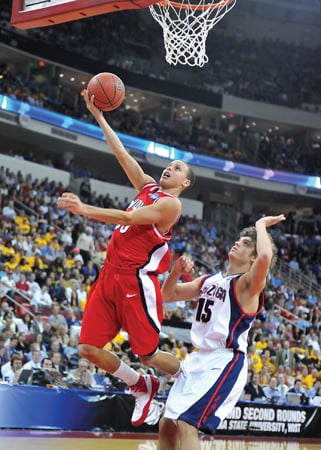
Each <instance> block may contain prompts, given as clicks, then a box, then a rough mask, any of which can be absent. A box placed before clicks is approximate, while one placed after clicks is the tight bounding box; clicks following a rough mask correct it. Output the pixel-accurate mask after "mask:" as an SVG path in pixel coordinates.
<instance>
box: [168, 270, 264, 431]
mask: <svg viewBox="0 0 321 450" xmlns="http://www.w3.org/2000/svg"><path fill="white" fill-rule="evenodd" d="M240 275H241V274H237V275H231V276H228V277H224V275H223V274H222V273H218V274H216V275H208V276H205V277H203V278H202V279H201V283H200V296H199V301H198V305H197V308H196V311H195V315H194V319H193V324H192V330H191V338H192V342H193V345H194V346H195V347H196V348H197V349H199V351H194V352H192V353H191V354H190V355H189V356H188V358H186V360H185V361H184V362H183V365H182V370H181V372H180V374H179V376H178V378H177V379H176V380H175V383H174V385H173V386H172V388H171V390H170V392H169V396H168V399H167V402H166V406H165V412H164V417H167V418H169V419H173V420H182V421H184V422H186V423H189V424H190V425H193V426H195V427H196V428H197V429H199V430H201V431H203V432H204V433H210V434H214V433H215V430H216V428H217V426H218V425H219V423H220V422H221V421H222V420H224V418H225V417H226V416H227V415H228V414H229V413H230V412H231V410H232V408H233V406H234V405H235V404H236V402H237V401H238V399H239V398H240V395H241V394H242V391H243V389H244V386H245V383H246V380H247V376H248V367H247V356H246V351H247V337H248V333H249V330H250V327H251V324H252V322H253V320H254V318H255V316H256V315H257V314H258V313H259V312H260V311H261V309H262V307H263V294H261V295H260V300H259V307H258V310H257V312H256V314H247V313H245V312H244V310H243V309H242V306H241V305H240V303H239V301H238V299H237V297H236V293H235V283H236V280H237V279H238V277H239V276H240Z"/></svg>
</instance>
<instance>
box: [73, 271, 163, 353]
mask: <svg viewBox="0 0 321 450" xmlns="http://www.w3.org/2000/svg"><path fill="white" fill-rule="evenodd" d="M162 320H163V306H162V296H161V291H160V286H159V281H158V278H157V276H156V275H151V274H147V273H146V272H144V271H143V270H135V269H133V270H132V269H130V270H126V269H120V268H115V267H112V266H110V265H109V264H108V265H106V263H105V266H104V267H102V269H101V271H100V273H99V277H98V279H97V280H96V281H95V283H94V284H93V285H92V287H91V289H90V291H89V294H88V299H87V302H86V307H85V311H84V317H83V321H82V325H81V332H80V338H79V343H81V344H90V345H94V346H96V347H99V348H103V347H104V346H105V345H106V344H107V343H108V342H110V341H112V340H113V339H114V337H115V336H116V335H117V334H118V333H119V331H120V330H124V331H127V333H128V334H129V341H130V345H131V348H132V350H133V352H134V353H135V354H137V355H139V356H145V355H149V354H152V353H154V351H155V350H156V349H157V348H158V345H159V333H160V328H161V323H162Z"/></svg>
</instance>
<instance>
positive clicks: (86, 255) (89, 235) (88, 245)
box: [76, 226, 95, 265]
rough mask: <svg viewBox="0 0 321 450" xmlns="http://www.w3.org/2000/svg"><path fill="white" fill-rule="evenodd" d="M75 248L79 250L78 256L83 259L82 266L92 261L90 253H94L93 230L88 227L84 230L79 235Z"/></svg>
mask: <svg viewBox="0 0 321 450" xmlns="http://www.w3.org/2000/svg"><path fill="white" fill-rule="evenodd" d="M76 247H77V248H79V249H80V254H81V256H82V257H83V261H84V265H87V263H88V261H90V260H91V259H92V253H93V252H94V251H95V242H94V238H93V229H92V227H90V226H87V227H86V228H85V231H83V232H82V233H80V235H79V237H78V239H77V242H76Z"/></svg>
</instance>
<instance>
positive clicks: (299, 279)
mask: <svg viewBox="0 0 321 450" xmlns="http://www.w3.org/2000/svg"><path fill="white" fill-rule="evenodd" d="M276 269H277V270H279V271H280V273H281V275H282V278H283V281H284V282H286V283H287V284H288V285H289V286H291V287H294V288H295V289H303V290H304V291H305V293H306V294H307V295H312V296H315V297H316V298H317V299H321V286H320V285H319V284H318V283H316V282H315V281H313V280H311V278H310V277H308V276H307V275H304V273H302V271H301V270H295V269H292V267H291V266H290V265H289V264H288V263H286V262H285V261H282V260H281V259H280V258H278V260H277V265H276Z"/></svg>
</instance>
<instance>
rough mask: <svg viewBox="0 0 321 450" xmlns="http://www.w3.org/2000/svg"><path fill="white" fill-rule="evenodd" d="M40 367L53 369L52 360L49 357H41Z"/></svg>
mask: <svg viewBox="0 0 321 450" xmlns="http://www.w3.org/2000/svg"><path fill="white" fill-rule="evenodd" d="M41 368H42V369H53V365H52V361H51V359H50V358H43V360H42V361H41Z"/></svg>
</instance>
